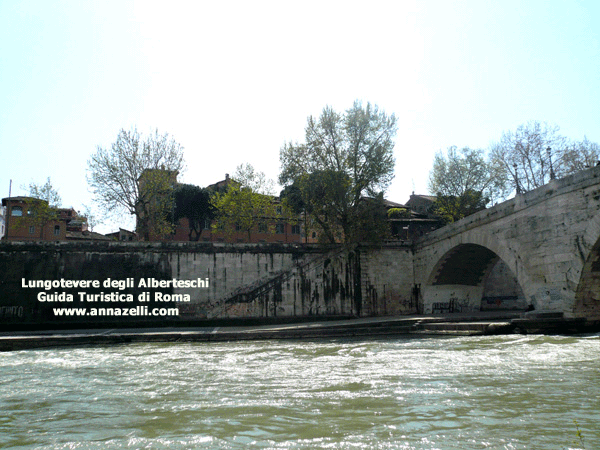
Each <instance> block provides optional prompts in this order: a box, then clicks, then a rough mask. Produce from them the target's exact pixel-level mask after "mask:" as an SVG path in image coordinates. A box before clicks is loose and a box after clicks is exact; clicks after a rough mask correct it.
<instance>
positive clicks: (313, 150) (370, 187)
mask: <svg viewBox="0 0 600 450" xmlns="http://www.w3.org/2000/svg"><path fill="white" fill-rule="evenodd" d="M395 134H396V118H395V116H394V115H391V116H387V115H386V114H385V113H384V112H383V111H380V110H379V108H378V107H377V106H372V105H371V104H369V103H367V105H366V106H364V107H363V106H362V104H361V103H360V102H355V103H354V105H353V106H352V108H350V109H349V110H348V111H346V112H345V113H343V114H340V113H338V112H336V111H334V110H333V109H332V108H331V107H325V108H324V109H323V112H322V113H321V116H320V117H319V118H318V119H315V118H313V117H312V116H311V117H309V118H308V121H307V126H306V133H305V142H304V143H302V144H298V143H296V144H292V143H288V144H285V145H284V146H283V147H282V148H281V150H280V162H281V173H280V177H279V179H280V182H281V183H282V184H284V185H287V186H290V185H292V186H295V188H294V189H297V191H296V192H300V194H301V201H294V204H295V205H296V206H298V205H303V206H304V210H305V213H306V214H307V215H308V216H309V217H310V220H311V222H313V223H314V224H315V225H316V226H317V227H318V228H320V236H324V238H325V240H326V241H328V242H339V241H343V242H345V243H350V242H357V241H358V240H360V239H362V237H363V236H364V232H363V231H364V230H363V231H360V232H358V228H357V227H358V226H359V225H358V224H360V223H362V221H361V217H362V214H363V212H362V210H363V208H364V205H361V201H362V199H363V198H365V197H376V196H377V195H379V194H380V193H382V192H383V191H384V190H385V189H386V188H387V186H388V185H389V183H390V182H391V180H392V178H393V172H394V156H393V147H394V137H395ZM378 229H379V227H375V228H371V230H372V231H373V232H374V233H377V230H378Z"/></svg>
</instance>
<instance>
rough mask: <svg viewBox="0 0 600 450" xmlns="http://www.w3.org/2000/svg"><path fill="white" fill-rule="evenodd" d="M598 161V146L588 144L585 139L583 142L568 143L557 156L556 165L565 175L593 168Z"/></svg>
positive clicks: (599, 152) (591, 143) (593, 143)
mask: <svg viewBox="0 0 600 450" xmlns="http://www.w3.org/2000/svg"><path fill="white" fill-rule="evenodd" d="M599 159H600V146H599V145H598V144H597V143H595V142H590V141H589V140H588V139H587V137H584V138H583V141H579V142H578V141H573V142H569V143H568V144H567V145H565V147H564V148H563V150H562V152H561V153H560V154H559V155H558V161H557V163H558V164H559V165H560V167H561V168H562V170H563V171H564V173H565V175H568V174H571V173H575V172H579V171H580V170H584V169H587V168H589V167H594V166H596V165H597V164H598V162H599V161H598V160H599Z"/></svg>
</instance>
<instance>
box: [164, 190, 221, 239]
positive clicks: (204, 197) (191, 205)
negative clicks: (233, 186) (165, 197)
mask: <svg viewBox="0 0 600 450" xmlns="http://www.w3.org/2000/svg"><path fill="white" fill-rule="evenodd" d="M210 196H211V193H210V191H209V190H208V189H203V188H201V187H199V186H194V185H192V184H180V185H178V186H177V187H176V188H175V192H174V197H175V211H174V217H173V219H174V221H175V223H177V222H178V221H179V219H182V218H184V217H185V218H187V219H188V223H189V231H188V237H189V240H190V241H198V240H199V239H200V234H201V233H202V229H203V228H204V224H205V222H206V221H211V220H213V218H214V207H213V205H212V204H211V202H210Z"/></svg>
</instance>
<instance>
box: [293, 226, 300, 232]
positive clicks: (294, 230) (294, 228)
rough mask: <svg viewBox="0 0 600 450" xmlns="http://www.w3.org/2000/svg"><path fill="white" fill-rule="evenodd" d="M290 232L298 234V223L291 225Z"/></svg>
mask: <svg viewBox="0 0 600 450" xmlns="http://www.w3.org/2000/svg"><path fill="white" fill-rule="evenodd" d="M292 234H300V225H292Z"/></svg>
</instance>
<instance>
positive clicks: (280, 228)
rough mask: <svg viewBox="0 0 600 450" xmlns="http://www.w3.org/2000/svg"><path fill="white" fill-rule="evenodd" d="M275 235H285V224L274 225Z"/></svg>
mask: <svg viewBox="0 0 600 450" xmlns="http://www.w3.org/2000/svg"><path fill="white" fill-rule="evenodd" d="M275 233H277V234H283V233H285V224H283V223H278V224H276V225H275Z"/></svg>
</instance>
